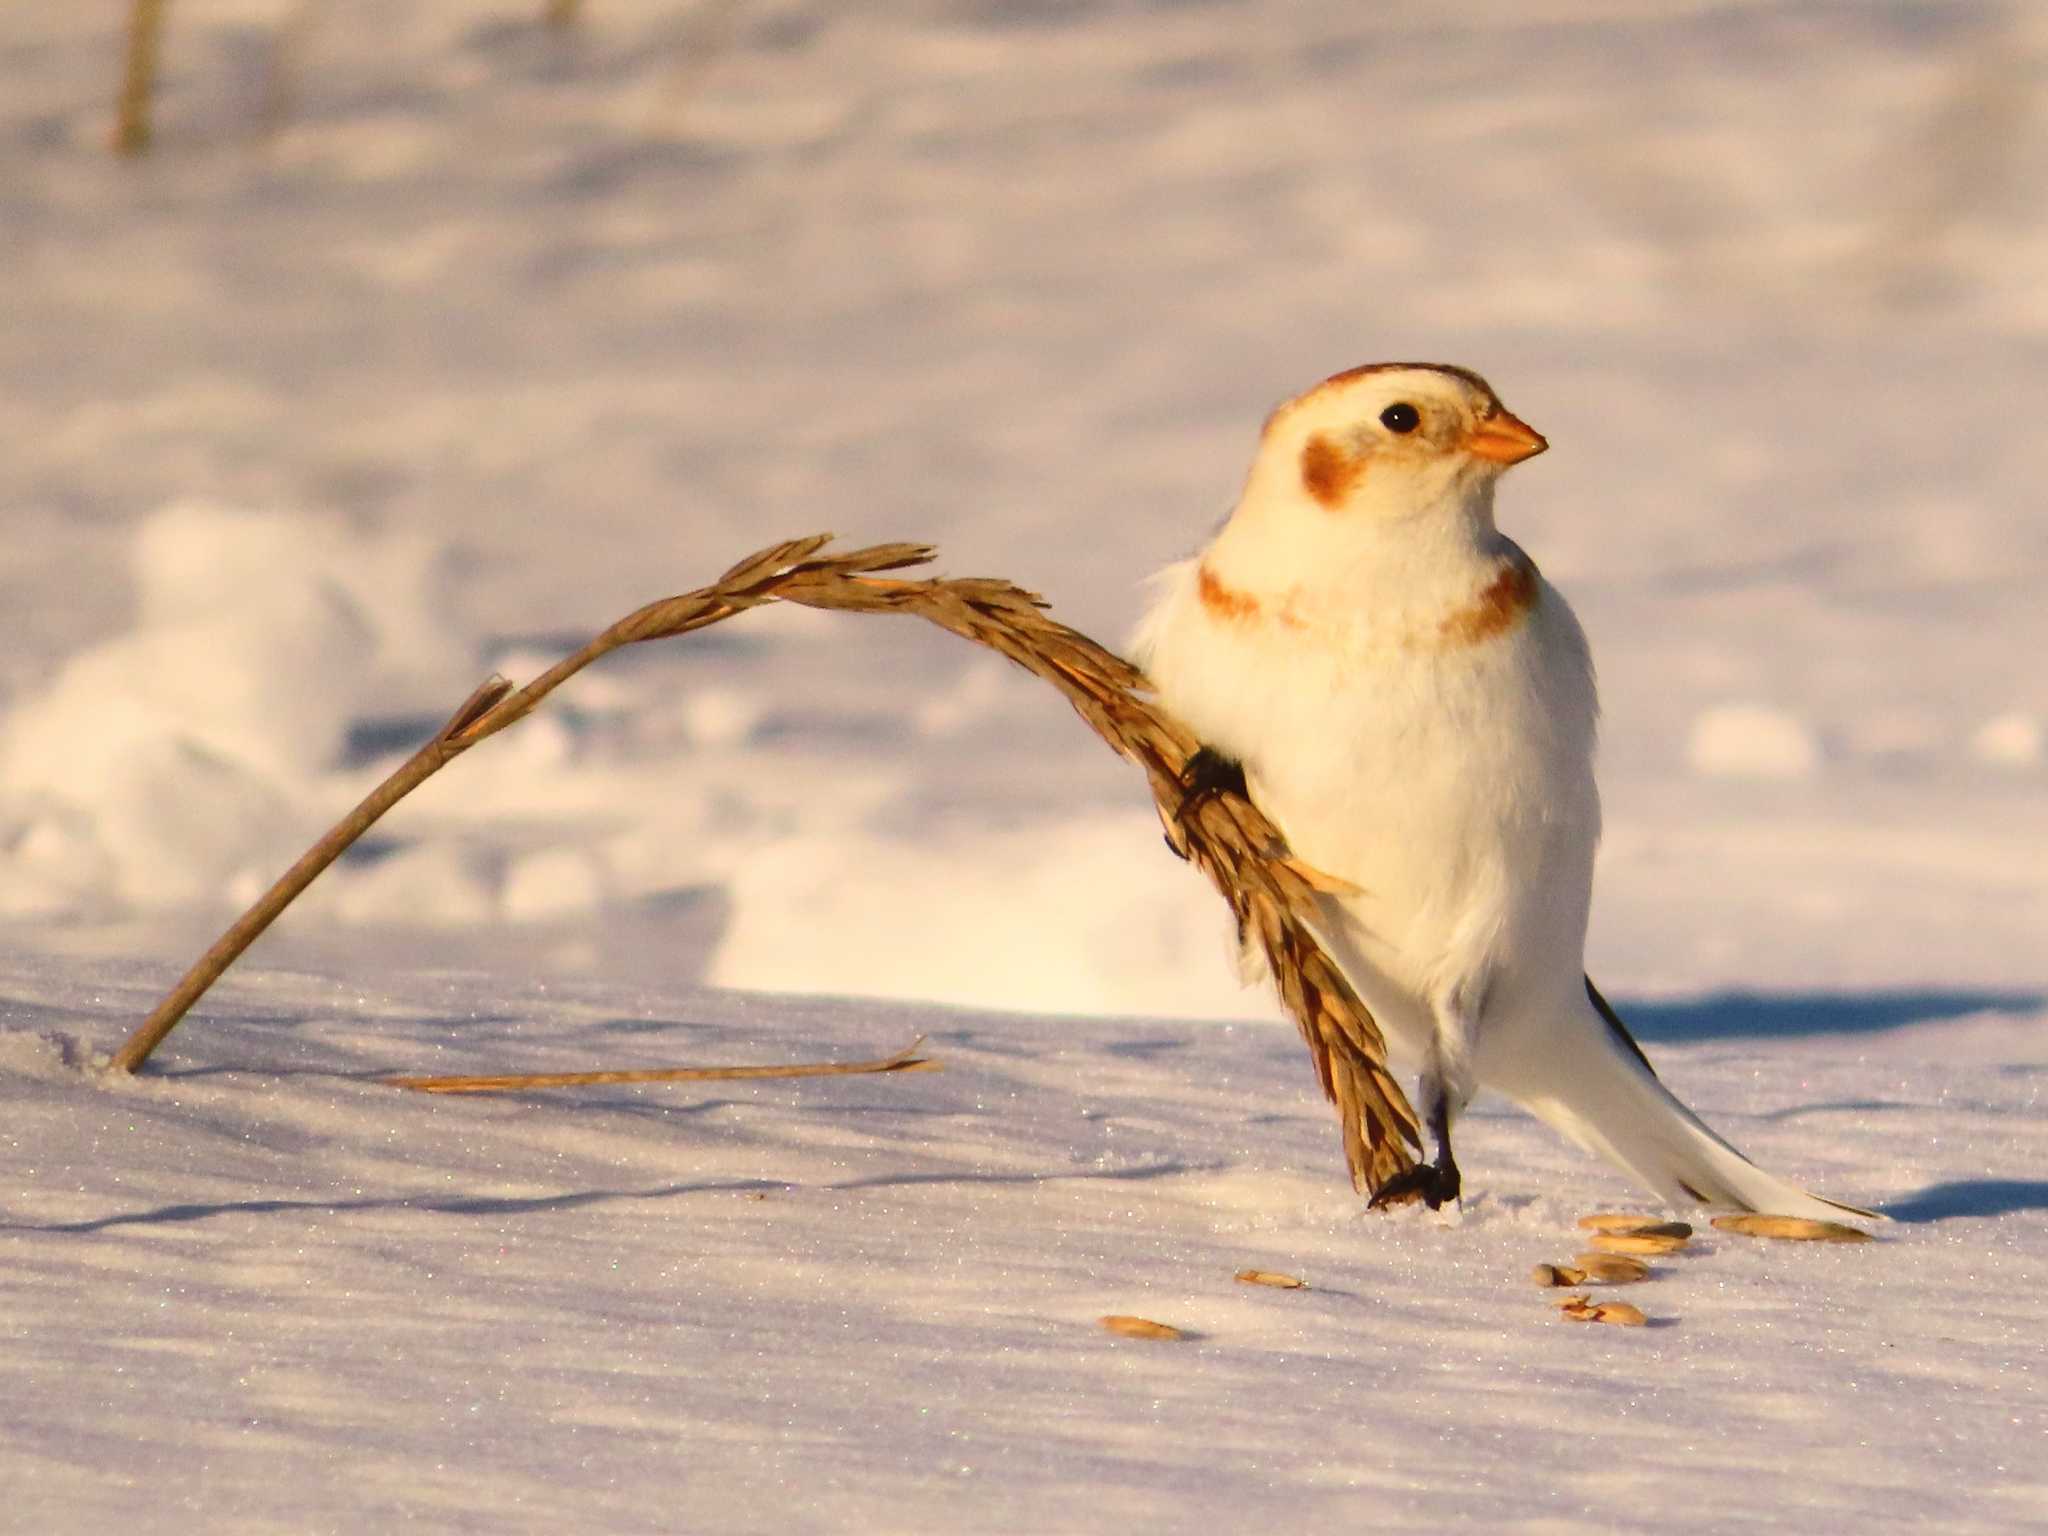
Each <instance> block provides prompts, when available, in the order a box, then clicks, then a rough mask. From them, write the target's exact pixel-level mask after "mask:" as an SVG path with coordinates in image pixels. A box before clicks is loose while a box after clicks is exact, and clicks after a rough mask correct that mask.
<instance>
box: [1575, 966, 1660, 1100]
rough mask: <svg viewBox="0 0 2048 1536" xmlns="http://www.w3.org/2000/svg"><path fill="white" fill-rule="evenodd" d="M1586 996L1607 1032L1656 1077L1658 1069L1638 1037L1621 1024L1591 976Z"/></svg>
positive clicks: (1645, 1069) (1588, 979) (1587, 982)
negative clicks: (1604, 1022)
mask: <svg viewBox="0 0 2048 1536" xmlns="http://www.w3.org/2000/svg"><path fill="white" fill-rule="evenodd" d="M1586 996H1587V997H1589V998H1591V999H1592V1000H1593V1010H1594V1012H1596V1013H1598V1014H1599V1015H1600V1017H1601V1018H1602V1019H1604V1020H1605V1021H1606V1023H1607V1032H1608V1033H1609V1034H1611V1035H1612V1036H1614V1038H1615V1040H1616V1041H1617V1042H1618V1043H1620V1044H1622V1045H1625V1046H1627V1047H1628V1049H1629V1052H1630V1054H1632V1055H1633V1056H1634V1057H1635V1059H1636V1060H1637V1061H1640V1062H1641V1063H1642V1064H1643V1070H1644V1071H1645V1072H1647V1073H1649V1074H1650V1076H1652V1077H1655V1076H1656V1075H1657V1069H1656V1068H1655V1067H1653V1066H1651V1065H1650V1058H1649V1057H1647V1056H1645V1055H1644V1054H1643V1048H1642V1047H1641V1046H1640V1045H1638V1044H1636V1037H1635V1036H1634V1035H1632V1034H1630V1033H1629V1032H1628V1026H1627V1025H1626V1024H1624V1023H1622V1022H1621V1015H1620V1014H1618V1013H1616V1012H1615V1011H1614V1008H1613V1005H1612V1004H1610V1003H1609V1002H1608V1001H1607V999H1606V998H1604V997H1602V996H1601V995H1600V989H1599V988H1598V987H1596V986H1594V985H1593V978H1592V977H1590V976H1588V977H1587V978H1586Z"/></svg>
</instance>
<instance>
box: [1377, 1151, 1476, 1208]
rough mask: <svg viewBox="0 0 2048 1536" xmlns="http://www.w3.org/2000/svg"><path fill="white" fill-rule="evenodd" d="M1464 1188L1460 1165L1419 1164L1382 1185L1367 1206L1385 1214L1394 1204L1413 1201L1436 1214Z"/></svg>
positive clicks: (1446, 1163) (1448, 1163)
mask: <svg viewBox="0 0 2048 1536" xmlns="http://www.w3.org/2000/svg"><path fill="white" fill-rule="evenodd" d="M1463 1185H1464V1180H1463V1178H1461V1177H1460V1176H1459V1173H1458V1165H1457V1164H1456V1163H1453V1162H1450V1161H1448V1160H1446V1161H1445V1162H1443V1163H1417V1164H1416V1165H1415V1166H1414V1167H1413V1168H1410V1169H1408V1170H1407V1171H1406V1172H1405V1173H1397V1174H1395V1175H1394V1176H1393V1177H1392V1178H1391V1179H1389V1180H1387V1182H1386V1183H1384V1184H1382V1185H1381V1186H1380V1187H1379V1188H1378V1189H1377V1190H1375V1191H1374V1192H1373V1197H1372V1199H1371V1200H1370V1201H1368V1202H1367V1205H1368V1206H1369V1208H1370V1209H1372V1210H1375V1211H1383V1210H1385V1209H1386V1208H1387V1207H1388V1206H1390V1205H1406V1204H1407V1203H1408V1202H1409V1201H1411V1200H1416V1199H1420V1200H1421V1201H1422V1203H1423V1204H1424V1205H1426V1206H1428V1207H1429V1208H1430V1209H1431V1210H1432V1211H1435V1210H1441V1209H1442V1208H1443V1207H1444V1206H1446V1205H1448V1204H1449V1203H1450V1202H1452V1201H1453V1200H1456V1199H1457V1198H1458V1192H1459V1190H1460V1189H1461V1188H1462V1187H1463Z"/></svg>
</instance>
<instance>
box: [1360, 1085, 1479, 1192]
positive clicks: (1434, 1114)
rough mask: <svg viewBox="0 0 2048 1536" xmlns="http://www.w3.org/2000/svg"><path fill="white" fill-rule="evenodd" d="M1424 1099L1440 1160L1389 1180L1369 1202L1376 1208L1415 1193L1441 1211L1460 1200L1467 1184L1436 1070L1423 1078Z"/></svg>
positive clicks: (1446, 1102)
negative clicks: (1453, 1153) (1454, 1151)
mask: <svg viewBox="0 0 2048 1536" xmlns="http://www.w3.org/2000/svg"><path fill="white" fill-rule="evenodd" d="M1422 1099H1423V1102H1424V1103H1425V1104H1427V1105H1428V1106H1429V1134H1430V1136H1431V1137H1432V1138H1433V1139H1434V1140H1435V1142H1436V1161H1435V1162H1431V1163H1418V1164H1417V1165H1416V1166H1415V1167H1413V1168H1410V1169H1409V1170H1408V1171H1407V1172H1406V1173H1400V1174H1396V1175H1395V1176H1394V1177H1393V1178H1391V1179H1389V1180H1387V1182H1386V1183H1385V1184H1383V1185H1381V1186H1380V1189H1379V1192H1378V1193H1377V1194H1375V1195H1374V1196H1373V1197H1372V1200H1371V1201H1370V1202H1369V1203H1370V1205H1371V1207H1372V1209H1374V1210H1378V1209H1380V1208H1381V1207H1383V1206H1389V1205H1395V1204H1398V1203H1399V1202H1401V1201H1403V1200H1406V1199H1407V1198H1408V1197H1409V1196H1411V1195H1420V1196H1422V1203H1423V1204H1424V1205H1426V1206H1428V1207H1429V1208H1430V1209H1431V1210H1432V1211H1435V1210H1441V1209H1442V1208H1443V1207H1444V1206H1446V1205H1448V1204H1450V1202H1451V1201H1453V1200H1455V1199H1457V1198H1458V1192H1459V1190H1460V1189H1462V1188H1463V1187H1464V1183H1465V1181H1464V1179H1463V1178H1462V1177H1460V1176H1459V1173H1458V1162H1457V1159H1456V1158H1454V1157H1452V1156H1451V1101H1450V1099H1449V1098H1448V1097H1447V1096H1446V1095H1445V1093H1444V1091H1443V1087H1442V1084H1441V1083H1440V1082H1439V1081H1438V1079H1437V1077H1436V1075H1435V1074H1434V1073H1431V1074H1427V1075H1425V1077H1424V1079H1423V1082H1422Z"/></svg>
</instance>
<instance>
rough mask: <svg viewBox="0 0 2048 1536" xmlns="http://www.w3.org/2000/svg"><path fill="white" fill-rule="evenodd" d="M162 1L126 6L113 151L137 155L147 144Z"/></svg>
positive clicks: (138, 1) (140, 0)
mask: <svg viewBox="0 0 2048 1536" xmlns="http://www.w3.org/2000/svg"><path fill="white" fill-rule="evenodd" d="M165 3H166V0H134V3H133V4H132V5H131V6H130V7H129V10H128V49H127V52H126V54H125V55H124V56H123V59H122V66H121V94H120V96H119V98H118V99H117V100H116V101H115V104H114V153H116V154H118V155H139V154H141V153H142V152H143V151H144V150H146V149H148V148H149V139H150V130H149V106H150V97H151V96H152V94H153V93H154V92H155V89H156V60H157V51H158V44H159V42H160V40H161V39H162V37H163V27H164V6H165Z"/></svg>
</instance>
